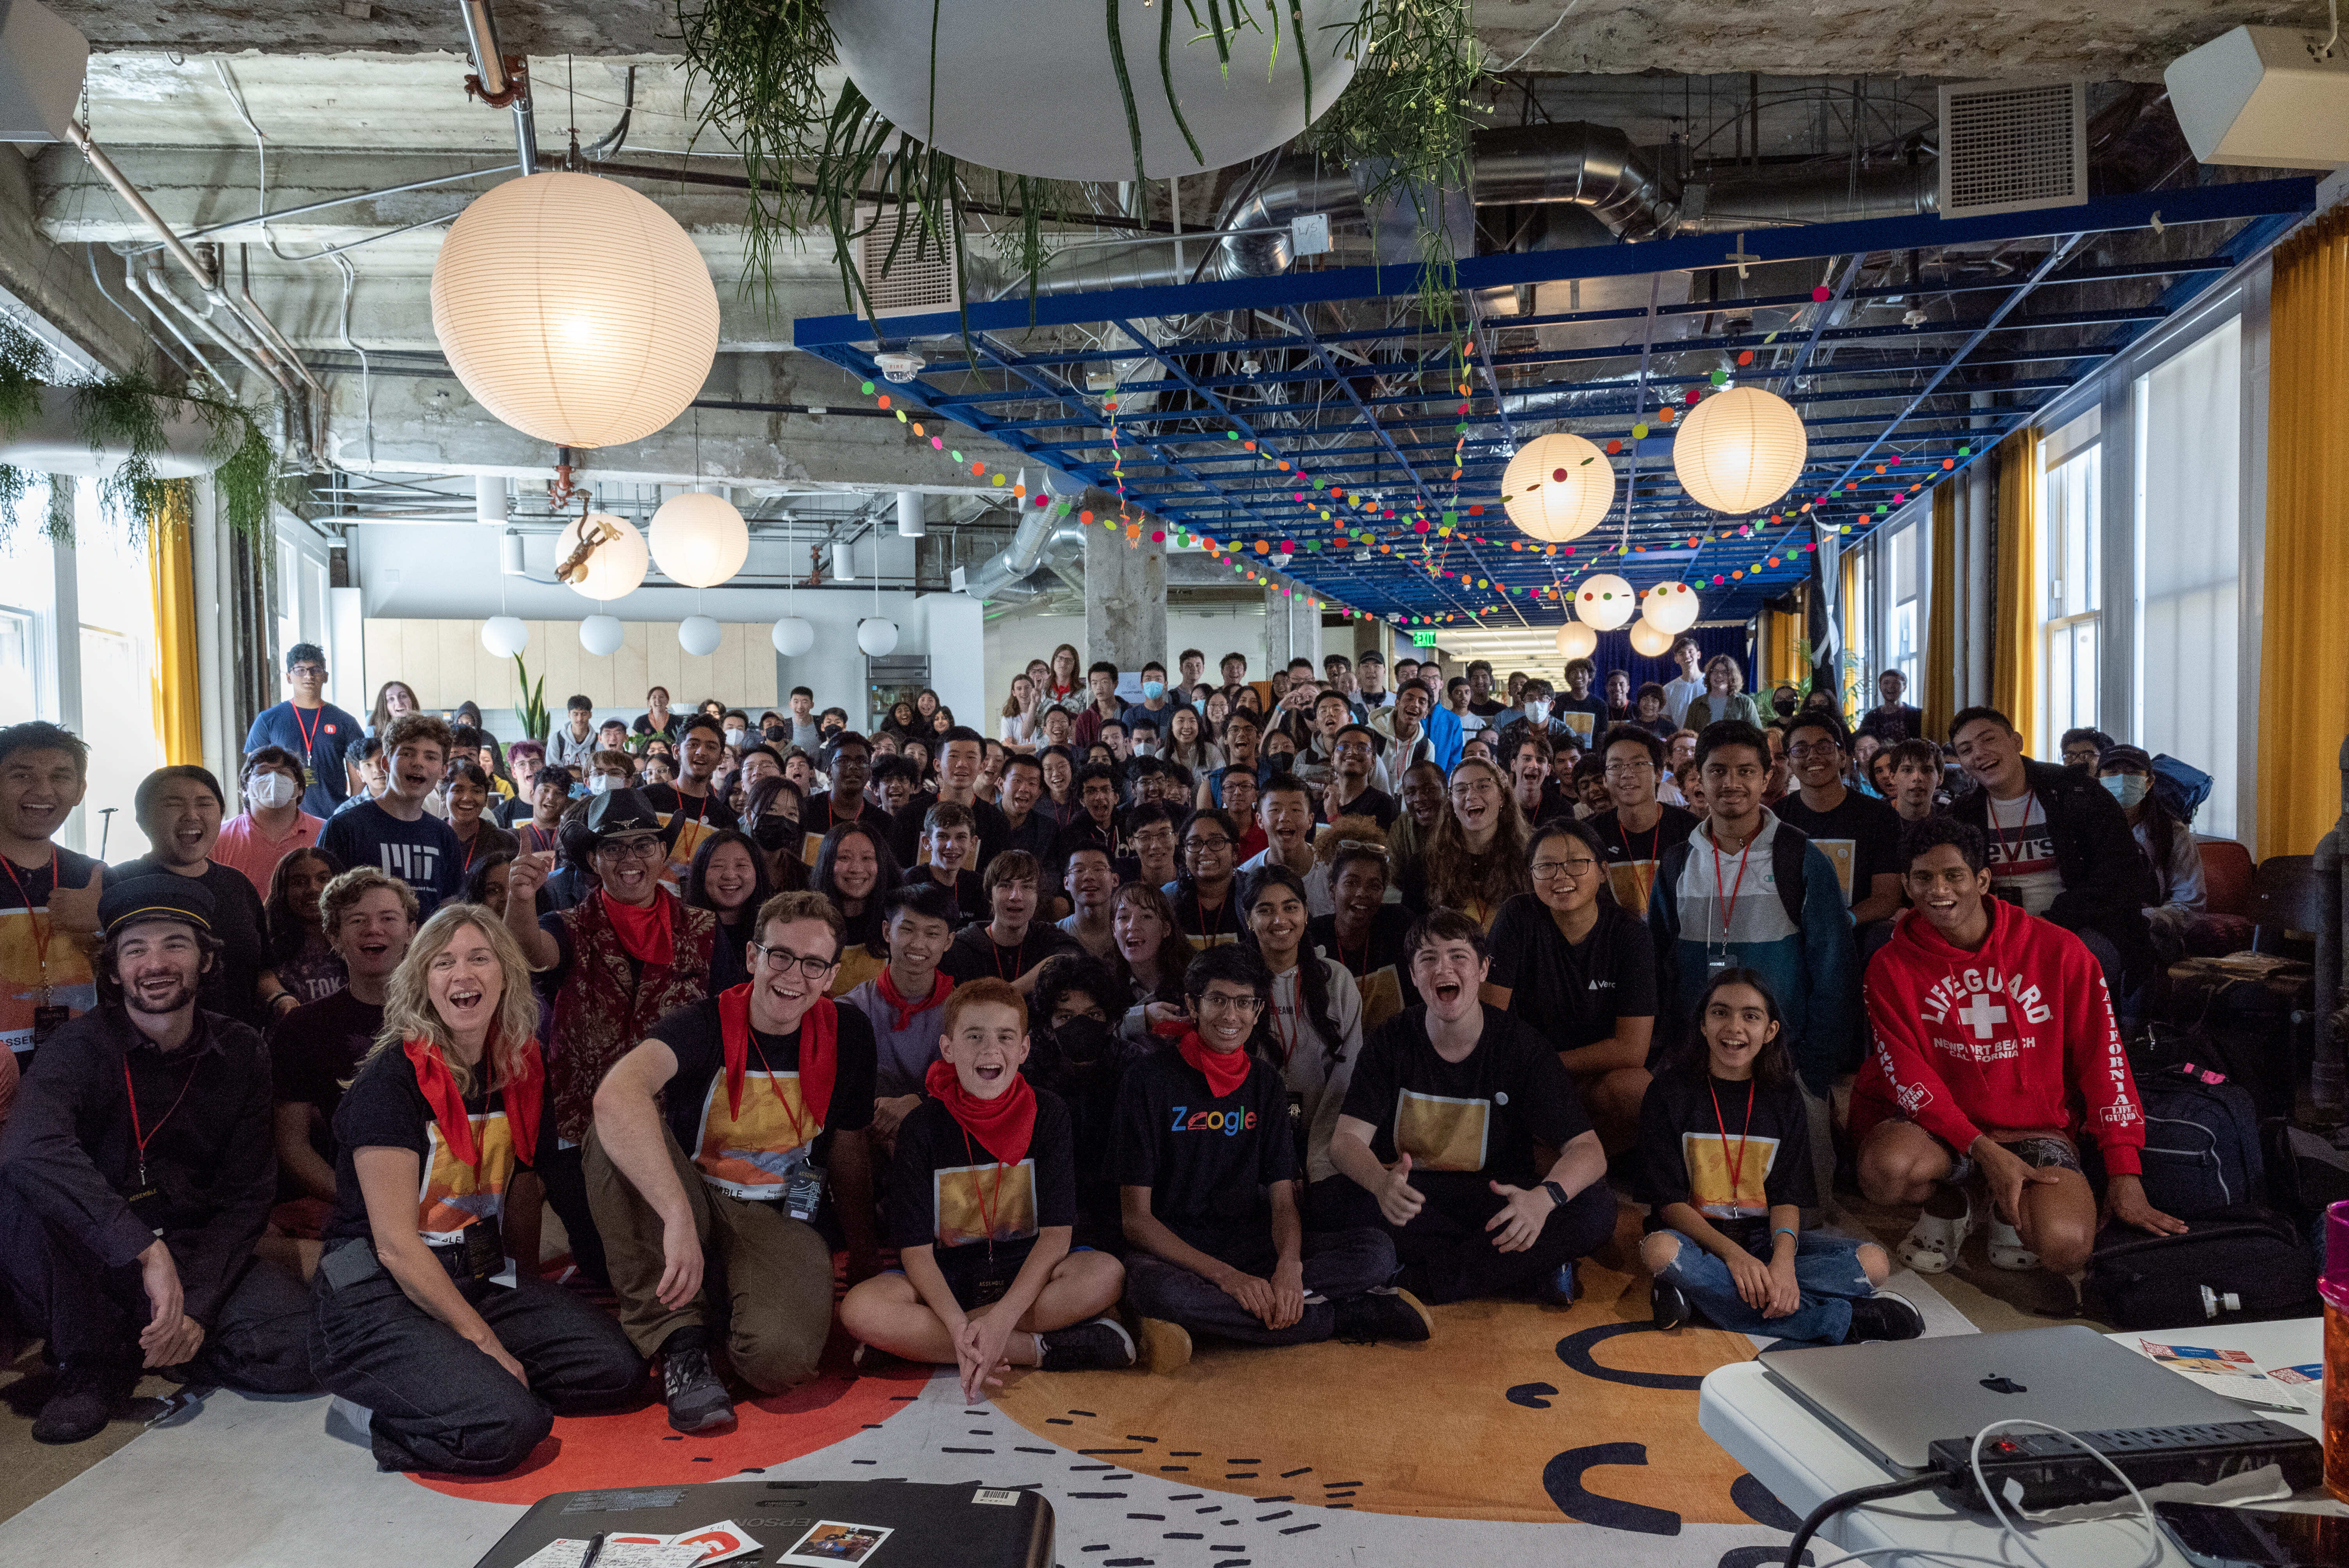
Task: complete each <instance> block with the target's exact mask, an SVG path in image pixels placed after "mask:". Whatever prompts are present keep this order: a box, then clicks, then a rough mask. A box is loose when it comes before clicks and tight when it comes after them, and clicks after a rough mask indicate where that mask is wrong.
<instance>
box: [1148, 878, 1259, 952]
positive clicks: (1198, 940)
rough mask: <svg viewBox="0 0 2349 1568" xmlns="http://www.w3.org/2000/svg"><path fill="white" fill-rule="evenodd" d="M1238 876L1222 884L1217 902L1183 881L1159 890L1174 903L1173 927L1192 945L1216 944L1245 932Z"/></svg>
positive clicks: (1234, 938) (1231, 940)
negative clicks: (1222, 889)
mask: <svg viewBox="0 0 2349 1568" xmlns="http://www.w3.org/2000/svg"><path fill="white" fill-rule="evenodd" d="M1241 880H1242V879H1241V878H1240V877H1239V876H1237V875H1235V876H1234V877H1233V878H1232V880H1231V881H1230V882H1227V883H1226V884H1225V886H1224V902H1223V903H1208V902H1207V901H1206V897H1205V896H1204V895H1202V894H1201V893H1200V892H1199V890H1198V888H1197V887H1196V886H1195V885H1194V884H1192V883H1190V882H1180V881H1177V882H1169V883H1167V884H1166V885H1165V886H1164V888H1161V889H1160V890H1159V891H1160V892H1164V893H1165V895H1166V902H1167V903H1171V904H1173V905H1174V929H1175V930H1177V931H1179V932H1181V933H1182V934H1183V935H1184V936H1185V938H1186V939H1188V941H1189V942H1190V944H1191V945H1192V946H1193V947H1196V948H1208V947H1220V946H1221V945H1223V944H1225V943H1226V942H1237V941H1238V940H1239V939H1240V938H1241V937H1243V936H1245V935H1247V924H1246V923H1244V922H1243V921H1242V920H1241V919H1240V883H1241Z"/></svg>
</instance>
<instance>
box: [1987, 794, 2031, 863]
mask: <svg viewBox="0 0 2349 1568" xmlns="http://www.w3.org/2000/svg"><path fill="white" fill-rule="evenodd" d="M2032 799H2033V797H2032V796H2030V795H2029V794H2027V793H2026V794H2025V795H2024V796H2023V820H2021V821H2019V822H2017V823H2015V825H2014V837H2013V839H2009V838H2008V837H2007V836H2006V824H2005V823H2004V822H2002V821H2000V820H1998V802H1997V801H1996V800H1993V799H1991V798H1990V796H1989V795H1988V794H1984V795H1983V797H1982V804H1983V806H1985V807H1987V808H1988V809H1989V811H1990V830H1991V831H1992V832H1993V833H1996V834H1997V835H1998V848H1999V852H2000V854H2001V855H2002V856H2003V857H2004V858H2005V861H2006V863H2007V865H2008V866H2010V867H2012V866H2013V864H2014V863H2015V852H2016V851H2017V850H2019V849H2020V848H2021V847H2022V844H2023V835H2025V834H2026V833H2028V832H2030V831H2031V802H2032Z"/></svg>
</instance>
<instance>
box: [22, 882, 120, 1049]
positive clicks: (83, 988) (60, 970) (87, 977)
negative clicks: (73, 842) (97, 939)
mask: <svg viewBox="0 0 2349 1568" xmlns="http://www.w3.org/2000/svg"><path fill="white" fill-rule="evenodd" d="M97 866H98V862H97V861H94V860H92V859H90V858H89V857H88V855H78V854H76V853H74V852H73V851H71V850H67V849H56V850H52V851H50V858H48V859H46V860H44V861H42V862H41V863H40V864H39V865H37V866H20V865H18V864H17V863H16V861H9V862H8V864H7V869H6V871H5V872H0V952H5V953H8V954H13V955H15V956H14V957H13V958H12V960H11V962H10V965H9V967H8V977H7V980H6V982H5V984H0V1046H5V1047H7V1048H8V1049H10V1050H13V1051H19V1052H29V1051H30V1050H31V1049H32V1048H33V1026H34V1021H35V1020H34V1016H33V1010H34V1009H35V1008H36V1007H38V1006H40V1005H41V994H40V993H41V981H42V975H43V969H42V965H41V943H42V941H43V939H44V938H46V939H47V944H48V955H49V962H48V965H47V979H48V988H49V997H48V999H49V1004H50V1005H51V1006H58V1007H64V1008H66V1009H67V1011H68V1013H69V1014H70V1015H71V1016H75V1017H79V1016H81V1015H82V1014H84V1013H87V1012H88V1011H89V1010H90V1009H91V1008H92V1007H95V1006H98V982H97V980H96V979H95V978H94V976H93V974H92V971H91V969H90V965H89V955H88V953H86V952H84V951H83V949H82V946H81V944H80V943H79V942H78V941H77V940H76V939H75V938H74V936H73V934H71V933H70V932H67V931H63V930H60V929H59V928H58V926H57V922H56V920H55V919H53V918H52V917H51V916H50V914H49V913H48V908H49V893H50V892H51V891H52V890H53V889H54V888H55V886H56V884H57V882H63V883H64V884H65V885H66V886H67V887H68V888H86V887H88V885H89V873H90V872H92V871H94V870H96V869H97ZM53 872H54V878H55V880H54V881H52V873H53ZM59 1022H60V1023H62V1022H64V1020H63V1019H60V1020H59ZM19 1065H22V1063H21V1062H20V1064H19Z"/></svg>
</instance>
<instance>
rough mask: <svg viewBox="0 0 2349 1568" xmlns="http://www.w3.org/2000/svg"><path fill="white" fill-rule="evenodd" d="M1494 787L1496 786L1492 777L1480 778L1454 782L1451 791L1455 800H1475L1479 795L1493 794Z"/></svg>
mask: <svg viewBox="0 0 2349 1568" xmlns="http://www.w3.org/2000/svg"><path fill="white" fill-rule="evenodd" d="M1494 789H1495V786H1494V783H1493V781H1492V780H1491V779H1475V780H1472V781H1470V782H1468V783H1464V784H1454V786H1452V791H1451V793H1452V798H1453V799H1454V800H1473V799H1476V798H1477V797H1479V796H1484V795H1490V794H1492V793H1493V792H1494Z"/></svg>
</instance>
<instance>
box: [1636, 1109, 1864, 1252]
mask: <svg viewBox="0 0 2349 1568" xmlns="http://www.w3.org/2000/svg"><path fill="white" fill-rule="evenodd" d="M1749 1095H1750V1096H1751V1097H1752V1104H1753V1111H1752V1120H1750V1121H1749V1120H1748V1119H1747V1111H1746V1105H1747V1098H1748V1096H1749ZM1716 1098H1717V1099H1718V1101H1719V1106H1720V1109H1719V1110H1718V1111H1717V1112H1716V1110H1715V1109H1714V1103H1715V1099H1716ZM1724 1140H1725V1141H1724ZM1741 1150H1743V1152H1741ZM1640 1171H1641V1174H1642V1175H1643V1176H1644V1178H1645V1180H1646V1191H1644V1192H1642V1193H1641V1196H1642V1197H1644V1198H1646V1199H1647V1200H1648V1202H1651V1203H1652V1204H1653V1205H1654V1206H1655V1207H1654V1212H1653V1213H1651V1215H1650V1217H1649V1220H1648V1225H1647V1228H1648V1229H1649V1230H1651V1231H1658V1230H1663V1229H1666V1228H1668V1227H1666V1226H1665V1224H1664V1222H1663V1221H1662V1219H1661V1218H1660V1217H1659V1216H1661V1214H1662V1212H1663V1208H1664V1205H1665V1204H1667V1203H1686V1204H1689V1205H1690V1206H1691V1207H1692V1208H1694V1209H1695V1210H1696V1211H1697V1212H1699V1213H1701V1214H1702V1215H1703V1216H1704V1217H1705V1219H1706V1220H1707V1221H1708V1222H1711V1223H1712V1225H1713V1229H1715V1230H1717V1231H1719V1232H1720V1233H1722V1234H1723V1235H1725V1236H1728V1237H1731V1238H1732V1239H1733V1240H1735V1241H1737V1242H1738V1243H1741V1244H1744V1245H1749V1246H1750V1245H1751V1244H1752V1243H1754V1240H1755V1239H1757V1238H1758V1237H1760V1236H1762V1235H1764V1234H1766V1233H1767V1232H1768V1230H1769V1226H1770V1210H1771V1208H1772V1207H1773V1206H1774V1205H1776V1204H1780V1203H1790V1204H1792V1205H1794V1206H1795V1208H1798V1209H1807V1208H1813V1207H1816V1205H1817V1203H1818V1201H1819V1194H1818V1181H1817V1179H1816V1177H1814V1176H1813V1175H1812V1173H1811V1133H1810V1121H1809V1119H1808V1118H1807V1117H1806V1114H1805V1112H1804V1109H1803V1096H1802V1091H1801V1090H1799V1089H1797V1088H1795V1084H1794V1082H1793V1081H1792V1080H1791V1079H1789V1080H1787V1081H1785V1082H1782V1083H1780V1084H1778V1085H1776V1086H1775V1087H1774V1088H1763V1087H1761V1085H1759V1084H1758V1083H1756V1082H1755V1081H1754V1080H1753V1079H1751V1078H1749V1079H1747V1080H1745V1081H1744V1082H1743V1083H1732V1082H1730V1081H1729V1080H1727V1079H1725V1078H1714V1077H1713V1075H1712V1074H1711V1073H1707V1072H1698V1071H1694V1070H1692V1069H1689V1068H1682V1069H1680V1070H1677V1071H1673V1072H1666V1073H1659V1074H1658V1075H1657V1076H1656V1079H1655V1081H1654V1082H1653V1083H1651V1084H1650V1085H1649V1086H1648V1093H1647V1096H1646V1098H1645V1099H1642V1100H1641V1101H1640ZM1733 1176H1734V1177H1735V1181H1734V1183H1733V1182H1732V1181H1731V1178H1732V1177H1733ZM1733 1186H1734V1191H1733V1190H1732V1188H1733Z"/></svg>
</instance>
